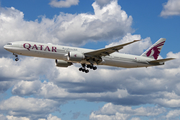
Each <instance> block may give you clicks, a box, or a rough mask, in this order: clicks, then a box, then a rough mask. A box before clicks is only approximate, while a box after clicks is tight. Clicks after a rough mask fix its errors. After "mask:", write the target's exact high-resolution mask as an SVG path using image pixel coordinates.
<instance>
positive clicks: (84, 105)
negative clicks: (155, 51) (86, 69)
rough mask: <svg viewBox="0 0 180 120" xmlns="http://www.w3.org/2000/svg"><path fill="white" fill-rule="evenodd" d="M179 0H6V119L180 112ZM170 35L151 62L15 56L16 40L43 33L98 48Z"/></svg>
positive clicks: (102, 119)
mask: <svg viewBox="0 0 180 120" xmlns="http://www.w3.org/2000/svg"><path fill="white" fill-rule="evenodd" d="M179 21H180V1H179V0H150V1H142V0H136V1H135V0H88V1H85V0H64V1H58V0H38V1H37V0H31V1H30V0H18V1H17V0H0V41H1V43H0V96H1V97H0V98H1V99H0V119H1V120H73V119H77V120H106V119H107V120H117V119H119V120H141V119H143V120H144V119H147V120H148V119H157V120H158V119H160V120H161V119H180V92H179V91H180V80H179V77H180V76H179V73H180V50H179V38H180V22H179ZM161 37H163V38H166V39H167V40H166V43H165V45H164V47H163V49H162V52H161V56H160V58H161V57H162V58H166V57H173V58H176V60H173V61H169V62H167V64H166V65H164V66H160V67H152V68H138V69H123V68H113V67H104V66H99V67H98V70H97V71H92V72H90V73H89V74H84V73H81V72H79V71H78V68H79V65H78V64H75V65H74V66H70V67H68V68H57V67H56V66H55V63H54V60H49V59H42V58H33V57H25V56H20V61H18V62H15V61H14V56H13V55H12V54H11V53H9V52H7V51H5V50H4V49H3V46H4V45H5V44H6V43H7V42H10V41H24V40H28V41H36V42H37V41H38V42H43V43H50V42H51V43H54V44H61V45H70V46H76V47H84V48H91V49H99V48H103V47H105V46H109V45H116V44H121V43H124V42H128V41H132V40H135V39H141V41H140V42H138V43H135V44H133V45H129V46H127V47H125V48H124V49H123V50H121V51H120V52H123V53H129V54H136V55H140V54H141V53H142V52H143V51H145V50H146V49H148V47H150V46H151V45H152V44H153V43H154V42H156V41H157V40H158V39H159V38H161Z"/></svg>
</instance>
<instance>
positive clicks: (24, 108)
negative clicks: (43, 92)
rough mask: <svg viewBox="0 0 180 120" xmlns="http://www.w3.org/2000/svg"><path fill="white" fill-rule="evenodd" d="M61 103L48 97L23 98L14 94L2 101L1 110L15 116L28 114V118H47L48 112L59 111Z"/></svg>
mask: <svg viewBox="0 0 180 120" xmlns="http://www.w3.org/2000/svg"><path fill="white" fill-rule="evenodd" d="M59 105H60V104H59V103H58V102H56V101H53V100H48V99H36V98H22V97H18V96H13V97H11V98H9V99H7V100H4V101H2V102H0V111H2V112H4V113H6V114H9V115H10V116H9V118H13V117H14V116H26V117H27V119H28V118H30V119H37V118H46V117H47V114H48V113H51V112H54V111H59V108H58V107H59Z"/></svg>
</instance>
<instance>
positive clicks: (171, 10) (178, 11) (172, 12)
mask: <svg viewBox="0 0 180 120" xmlns="http://www.w3.org/2000/svg"><path fill="white" fill-rule="evenodd" d="M176 15H180V1H179V0H168V2H167V3H166V4H164V5H163V10H162V12H161V16H162V17H168V16H176Z"/></svg>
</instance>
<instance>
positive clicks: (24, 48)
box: [4, 41, 155, 68]
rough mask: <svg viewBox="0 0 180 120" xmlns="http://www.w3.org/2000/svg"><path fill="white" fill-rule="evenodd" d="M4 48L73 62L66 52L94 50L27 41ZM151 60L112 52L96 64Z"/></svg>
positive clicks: (144, 64)
mask: <svg viewBox="0 0 180 120" xmlns="http://www.w3.org/2000/svg"><path fill="white" fill-rule="evenodd" d="M4 48H5V49H6V50H8V51H10V52H12V53H15V54H19V55H25V56H33V57H42V58H50V59H60V60H64V61H68V62H75V61H69V60H68V59H67V54H68V52H79V53H82V54H83V53H86V52H91V51H94V50H91V49H84V48H77V47H69V46H60V45H53V44H44V43H36V42H29V41H25V42H23V41H20V42H13V43H12V44H9V45H5V46H4ZM151 60H153V59H151V58H147V57H142V56H136V55H129V54H121V53H112V54H110V55H109V56H105V57H102V62H100V63H98V65H108V66H115V67H123V68H136V67H148V66H155V65H152V64H149V63H148V61H151ZM76 63H77V61H76ZM78 63H85V64H88V62H87V61H86V60H81V61H79V62H78Z"/></svg>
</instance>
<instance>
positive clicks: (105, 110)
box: [90, 103, 166, 120]
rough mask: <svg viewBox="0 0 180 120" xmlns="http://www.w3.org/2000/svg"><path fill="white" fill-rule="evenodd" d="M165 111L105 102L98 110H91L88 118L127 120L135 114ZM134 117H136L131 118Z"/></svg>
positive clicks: (144, 114) (142, 114)
mask: <svg viewBox="0 0 180 120" xmlns="http://www.w3.org/2000/svg"><path fill="white" fill-rule="evenodd" d="M165 112H166V110H165V108H158V107H140V108H136V109H132V108H131V107H129V106H121V105H113V104H112V103H107V104H105V105H104V106H103V107H102V108H101V109H100V110H98V111H95V112H92V113H91V115H90V120H103V119H109V120H127V119H129V118H131V117H135V116H140V117H147V116H151V117H154V116H158V115H160V114H162V113H165ZM135 119H138V118H133V120H135Z"/></svg>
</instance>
